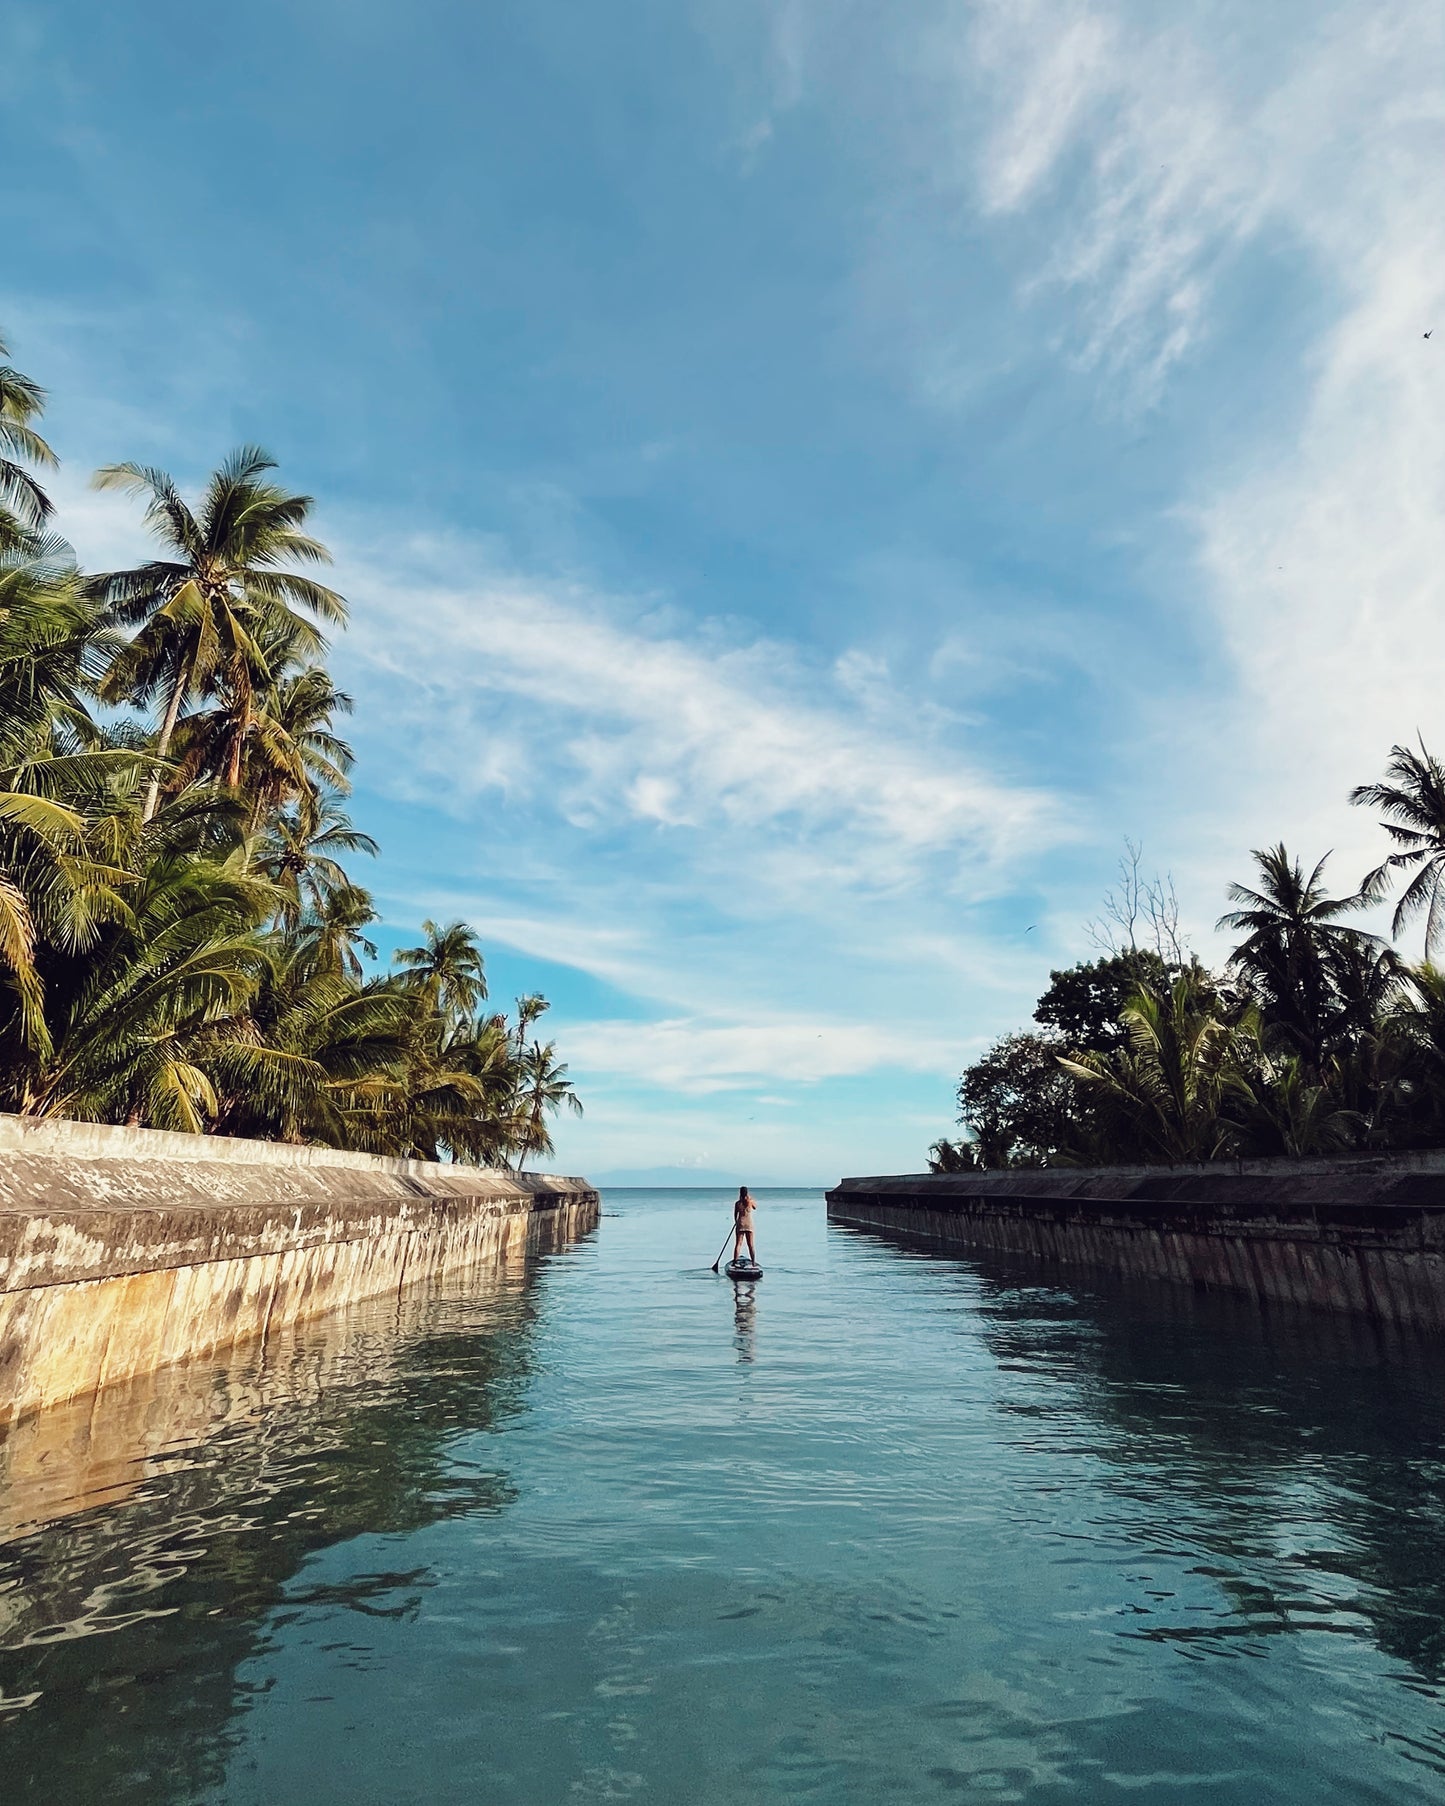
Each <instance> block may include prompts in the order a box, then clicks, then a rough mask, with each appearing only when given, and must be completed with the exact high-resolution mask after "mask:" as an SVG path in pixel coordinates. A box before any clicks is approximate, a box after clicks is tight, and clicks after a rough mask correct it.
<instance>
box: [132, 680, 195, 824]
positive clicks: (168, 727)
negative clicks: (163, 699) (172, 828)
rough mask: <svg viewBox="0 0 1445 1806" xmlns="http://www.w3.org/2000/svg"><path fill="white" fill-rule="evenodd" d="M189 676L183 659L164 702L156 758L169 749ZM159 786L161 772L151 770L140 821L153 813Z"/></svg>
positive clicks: (145, 819)
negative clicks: (168, 696)
mask: <svg viewBox="0 0 1445 1806" xmlns="http://www.w3.org/2000/svg"><path fill="white" fill-rule="evenodd" d="M190 676H191V666H190V660H189V659H184V660H182V662H181V666H180V669H179V670H178V671H177V672H176V681H175V682H174V683H173V684H172V685H171V695H170V700H169V702H167V704H166V712H165V718H164V720H163V721H162V722H161V731H160V738H159V739H158V740H157V741H156V757H157V758H158V759H163V758H165V756H166V754H167V753H168V752H169V751H170V749H171V735H172V734H174V733H175V731H176V722H177V720H178V719H179V718H180V713H181V702H182V700H183V698H184V696H185V693H186V691H187V690H188V689H189V688H190ZM160 788H161V774H160V772H159V771H153V772H152V773H151V781H150V783H149V784H148V785H147V786H146V800H145V806H144V808H142V810H141V812H140V818H141V821H142V823H145V822H148V821H149V820H150V819H151V817H152V816H153V815H154V814H155V812H156V803H157V801H158V800H159V797H160Z"/></svg>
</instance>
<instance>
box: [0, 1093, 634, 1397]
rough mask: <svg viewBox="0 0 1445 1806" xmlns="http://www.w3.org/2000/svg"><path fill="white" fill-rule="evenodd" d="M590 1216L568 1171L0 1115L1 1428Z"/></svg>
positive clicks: (497, 1257) (560, 1235)
mask: <svg viewBox="0 0 1445 1806" xmlns="http://www.w3.org/2000/svg"><path fill="white" fill-rule="evenodd" d="M597 1215H598V1199H597V1194H596V1192H595V1191H594V1190H593V1189H592V1188H591V1187H590V1186H589V1185H587V1183H586V1182H585V1181H584V1180H581V1179H559V1178H553V1177H551V1176H549V1175H545V1174H535V1173H527V1174H524V1175H520V1176H519V1175H517V1174H513V1173H508V1172H500V1171H493V1170H488V1169H478V1168H467V1167H456V1166H438V1165H431V1164H429V1163H427V1162H424V1161H415V1160H381V1159H375V1158H372V1157H370V1156H367V1155H363V1154H344V1153H334V1152H332V1151H330V1150H328V1149H324V1148H286V1147H279V1146H276V1145H275V1144H272V1143H268V1142H245V1141H228V1140H223V1139H221V1138H219V1137H194V1136H189V1135H167V1134H162V1133H158V1132H156V1131H154V1130H146V1129H113V1128H102V1127H97V1126H94V1125H91V1124H81V1123H62V1122H39V1123H31V1122H28V1121H25V1120H22V1119H21V1118H18V1117H8V1116H0V1424H3V1423H5V1422H7V1421H8V1420H10V1419H11V1418H14V1417H18V1416H23V1415H25V1414H26V1413H28V1412H31V1411H35V1410H38V1409H40V1408H41V1407H42V1406H45V1405H49V1404H54V1403H57V1402H59V1401H60V1400H63V1399H67V1398H74V1397H77V1396H79V1395H82V1394H85V1393H89V1392H93V1391H95V1390H96V1389H97V1388H99V1387H101V1386H107V1385H112V1384H114V1383H116V1382H118V1381H122V1380H129V1379H132V1378H134V1377H135V1376H137V1375H139V1374H143V1373H147V1372H150V1371H151V1370H153V1369H155V1368H157V1367H160V1366H164V1365H165V1364H166V1363H168V1362H171V1361H178V1360H184V1359H187V1358H189V1357H191V1356H193V1355H198V1354H204V1353H207V1352H209V1351H211V1350H213V1349H217V1348H221V1347H224V1346H226V1345H227V1344H228V1343H232V1342H239V1341H244V1340H246V1339H248V1338H250V1337H254V1336H264V1335H266V1334H267V1333H268V1331H270V1330H272V1329H276V1328H280V1327H281V1326H283V1325H285V1324H288V1323H294V1322H297V1321H299V1320H300V1319H302V1318H305V1317H311V1316H315V1315H318V1314H319V1313H320V1312H322V1311H328V1310H335V1309H337V1308H339V1307H341V1306H343V1305H346V1304H349V1303H352V1302H353V1301H355V1300H358V1299H362V1298H371V1297H375V1296H377V1295H378V1294H379V1293H382V1292H387V1291H391V1290H394V1289H399V1288H400V1287H402V1286H404V1285H407V1284H410V1283H411V1282H412V1281H414V1280H417V1279H421V1278H424V1277H426V1276H428V1275H433V1274H437V1273H442V1272H448V1271H452V1270H454V1269H459V1268H462V1267H468V1266H479V1267H480V1266H486V1265H489V1264H490V1265H496V1264H499V1263H501V1262H503V1261H506V1260H508V1259H511V1258H513V1257H514V1256H515V1254H516V1253H517V1251H518V1250H519V1249H522V1250H525V1249H528V1248H530V1247H556V1246H560V1245H562V1244H563V1243H564V1242H565V1241H567V1240H569V1239H570V1238H572V1237H574V1236H576V1235H579V1234H581V1233H583V1232H585V1231H586V1230H588V1229H590V1228H591V1227H592V1226H593V1225H594V1224H595V1222H596V1220H597Z"/></svg>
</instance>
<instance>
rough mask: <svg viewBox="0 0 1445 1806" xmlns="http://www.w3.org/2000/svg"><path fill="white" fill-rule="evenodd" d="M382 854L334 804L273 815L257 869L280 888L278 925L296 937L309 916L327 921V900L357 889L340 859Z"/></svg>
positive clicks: (258, 852)
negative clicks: (342, 854) (296, 931)
mask: <svg viewBox="0 0 1445 1806" xmlns="http://www.w3.org/2000/svg"><path fill="white" fill-rule="evenodd" d="M378 850H379V849H378V848H377V844H376V842H375V841H374V840H373V839H372V838H371V836H370V835H369V834H363V833H362V832H361V830H360V829H359V828H354V827H353V826H352V825H351V821H350V818H349V817H348V816H346V815H345V814H343V813H342V811H341V810H340V809H338V808H337V807H336V805H335V804H334V803H322V804H321V805H320V806H319V807H318V808H317V809H316V810H315V811H314V812H313V811H311V810H302V809H300V808H297V807H293V808H290V809H283V810H281V811H280V812H279V813H278V814H276V815H274V816H273V817H272V818H271V821H270V822H269V824H268V825H267V827H266V830H265V832H264V833H263V835H262V836H261V839H260V842H259V844H258V846H257V848H256V851H255V855H254V859H253V865H254V869H255V870H256V871H258V872H259V873H261V875H262V876H263V877H265V878H268V879H269V880H270V881H271V883H272V884H274V885H275V886H276V889H277V891H278V892H279V893H280V897H281V905H280V909H279V911H278V916H277V919H278V920H279V921H280V923H281V925H282V926H283V927H284V928H286V929H287V930H288V931H291V932H294V931H295V930H296V929H297V928H298V927H299V926H300V924H301V921H302V919H303V916H304V915H305V913H306V912H307V911H308V910H309V911H310V912H311V913H312V914H313V915H315V916H321V917H324V916H325V914H326V911H327V905H328V900H329V899H330V898H331V897H333V896H334V895H335V894H336V893H338V892H340V891H343V890H348V889H351V888H352V885H351V880H350V879H349V878H348V877H347V875H346V869H345V867H344V866H342V865H341V863H340V861H339V860H338V859H337V854H338V853H371V854H375V853H376V852H377V851H378ZM478 958H480V955H478Z"/></svg>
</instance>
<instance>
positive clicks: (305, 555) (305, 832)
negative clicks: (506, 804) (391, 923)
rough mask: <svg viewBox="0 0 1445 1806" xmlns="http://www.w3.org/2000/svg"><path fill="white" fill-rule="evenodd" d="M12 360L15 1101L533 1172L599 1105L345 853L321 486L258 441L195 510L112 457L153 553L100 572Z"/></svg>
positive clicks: (1, 523) (0, 745) (3, 517)
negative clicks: (360, 875)
mask: <svg viewBox="0 0 1445 1806" xmlns="http://www.w3.org/2000/svg"><path fill="white" fill-rule="evenodd" d="M7 355H8V353H7V351H6V348H5V346H4V344H3V343H0V1109H3V1110H8V1111H13V1112H17V1113H19V1114H20V1115H23V1116H34V1117H39V1116H52V1115H57V1116H66V1117H73V1118H80V1119H84V1120H89V1121H96V1122H113V1123H129V1124H134V1125H142V1126H151V1127H156V1128H165V1129H173V1130H182V1131H185V1132H187V1133H191V1134H220V1135H247V1136H261V1137H267V1138H272V1139H276V1140H280V1141H288V1142H299V1143H315V1144H320V1145H325V1146H331V1147H345V1148H356V1149H362V1150H365V1151H368V1152H372V1153H379V1154H399V1155H409V1156H414V1157H417V1158H423V1159H429V1160H435V1159H450V1160H457V1161H468V1162H488V1163H490V1162H505V1163H509V1164H517V1165H520V1164H522V1163H523V1162H525V1161H526V1160H528V1159H533V1158H537V1157H541V1156H545V1155H546V1154H548V1153H550V1152H551V1151H552V1133H551V1126H552V1124H553V1122H554V1121H555V1118H556V1116H557V1114H558V1112H559V1111H561V1110H564V1109H569V1110H573V1111H579V1110H580V1109H581V1105H580V1103H579V1102H578V1100H577V1096H576V1093H575V1092H574V1090H573V1088H572V1085H571V1083H570V1081H569V1079H568V1076H567V1068H566V1066H565V1065H564V1064H563V1063H562V1062H561V1060H560V1059H559V1058H558V1054H557V1050H556V1047H555V1045H554V1044H553V1043H552V1042H550V1041H546V1042H544V1041H542V1040H541V1039H540V1038H539V1036H538V1033H537V1026H536V1025H537V1023H538V1021H539V1019H540V1017H541V1015H542V1014H543V1012H544V1011H545V1010H546V1008H547V1002H546V999H545V998H542V997H540V996H536V995H531V996H527V997H524V998H521V999H519V1000H518V1006H517V1012H516V1016H515V1019H513V1018H511V1017H509V1016H508V1015H507V1014H506V1013H505V1012H500V1011H495V1010H493V1009H491V1008H490V1006H489V1003H488V997H487V984H486V976H485V968H484V964H483V959H482V953H481V950H480V948H479V946H478V943H477V937H476V935H475V933H474V932H473V931H472V929H471V928H469V927H468V926H467V925H466V924H465V923H464V922H449V923H445V924H438V923H434V922H430V921H428V922H425V923H423V924H422V928H421V941H420V944H418V945H416V946H413V947H404V948H403V949H401V951H399V952H398V953H397V954H396V955H395V957H394V959H393V962H392V965H391V968H390V969H382V968H380V967H379V965H378V962H377V949H376V945H375V942H374V940H373V939H372V935H373V933H374V931H375V929H376V926H377V923H378V916H377V912H376V909H375V906H374V904H373V901H372V898H371V896H370V894H369V893H368V892H367V890H366V889H365V887H364V886H363V885H361V884H359V883H358V882H357V881H356V880H355V878H354V877H353V876H352V875H351V873H350V871H349V870H348V867H347V864H346V861H347V860H348V859H351V858H353V857H354V856H356V855H370V854H374V853H375V852H376V851H377V848H376V844H375V842H374V841H373V840H372V839H371V838H370V836H369V835H367V834H365V833H363V832H362V831H361V830H360V829H359V828H357V827H355V826H354V825H353V824H352V822H351V821H350V820H349V818H348V817H347V815H346V813H345V802H346V798H347V796H348V794H349V791H350V787H351V779H350V773H351V769H352V763H353V759H352V751H351V748H350V747H349V746H348V745H347V743H346V741H345V739H344V738H343V737H342V736H341V733H340V731H339V723H340V722H341V721H342V720H343V718H344V717H345V716H346V715H347V714H349V713H350V711H351V707H352V704H351V699H350V697H348V696H347V695H346V694H345V693H344V692H342V691H341V690H339V689H338V688H337V687H336V685H335V684H334V682H333V681H332V678H331V675H330V673H329V672H328V671H327V669H326V666H325V663H324V657H325V653H326V648H327V639H326V634H327V631H328V630H334V629H337V628H341V627H344V625H345V622H346V614H347V611H346V604H345V602H344V600H343V599H342V597H341V596H340V595H339V594H338V593H337V592H336V591H335V590H334V589H331V588H329V587H327V586H326V585H325V584H324V583H322V582H321V581H320V580H319V578H318V576H317V574H316V573H317V571H318V570H322V569H324V568H325V566H326V565H327V564H328V563H329V562H330V559H329V554H328V552H327V549H326V547H325V546H324V545H323V544H322V543H321V542H320V541H319V540H318V539H317V538H316V537H315V536H314V534H313V533H312V532H311V531H310V519H311V515H312V512H313V508H314V504H313V501H312V498H311V497H309V496H306V495H299V494H295V493H293V492H291V491H290V490H288V489H287V488H285V487H284V486H283V484H282V483H281V482H280V481H279V479H278V477H277V475H276V466H275V464H274V461H273V460H272V459H271V458H270V457H269V456H268V455H267V454H266V453H265V452H263V451H261V450H260V449H259V448H257V447H255V446H245V447H243V448H241V449H240V450H239V451H237V452H235V453H234V454H233V455H232V456H231V457H229V458H228V459H227V460H226V461H225V462H224V463H223V464H222V465H221V466H220V468H219V469H218V470H217V471H216V472H215V474H214V475H213V476H212V477H211V478H210V480H209V481H208V482H207V484H206V485H205V487H204V489H203V491H202V493H201V494H200V496H199V497H198V498H197V499H196V500H195V501H194V502H188V501H187V500H186V499H185V497H184V496H183V495H182V494H181V492H180V490H179V489H178V488H177V486H176V484H175V483H174V482H173V481H172V480H171V478H170V477H169V476H168V475H167V474H166V473H165V472H164V471H160V470H155V469H151V468H149V467H145V466H142V465H137V464H116V465H113V466H109V467H107V468H106V469H104V470H102V471H100V472H99V473H97V476H96V479H95V480H96V483H97V484H98V485H99V486H101V487H103V488H108V489H114V490H119V491H120V492H121V493H122V494H125V495H127V496H130V497H132V498H134V499H136V500H137V501H138V502H139V503H140V505H141V508H142V517H143V520H144V523H145V525H146V527H147V528H148V529H149V533H150V537H151V539H152V541H153V543H154V548H155V549H154V555H153V556H152V557H150V558H147V559H146V560H144V561H143V562H142V563H140V564H138V565H137V566H135V567H134V568H132V569H127V570H118V571H107V572H101V573H86V572H83V571H82V570H80V569H79V568H78V566H77V563H76V560H75V558H74V555H73V554H72V552H71V550H70V548H69V547H68V546H67V545H66V543H65V542H64V541H63V540H62V539H60V538H59V537H58V536H57V535H56V534H55V532H54V530H53V520H54V510H53V508H52V505H51V501H50V498H49V496H48V495H47V493H46V490H45V487H44V473H45V472H46V471H47V470H49V469H51V468H53V466H54V464H55V458H54V454H53V453H52V451H51V449H50V447H49V446H48V445H47V444H46V442H45V441H44V439H43V438H41V436H40V434H39V431H38V428H37V422H38V421H39V419H40V417H41V414H42V412H43V407H44V402H45V395H44V392H43V391H42V390H41V389H40V388H39V387H38V385H37V384H36V383H35V382H34V381H32V380H31V379H30V378H29V377H27V376H24V375H22V374H21V373H20V372H19V371H17V370H15V369H13V368H11V367H10V366H9V364H8V363H6V362H5V361H4V360H5V359H6V357H7Z"/></svg>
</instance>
